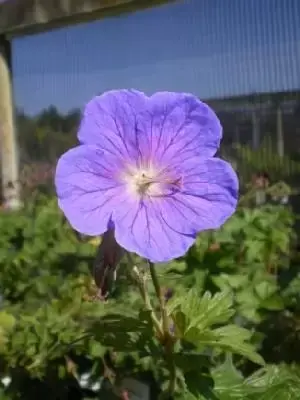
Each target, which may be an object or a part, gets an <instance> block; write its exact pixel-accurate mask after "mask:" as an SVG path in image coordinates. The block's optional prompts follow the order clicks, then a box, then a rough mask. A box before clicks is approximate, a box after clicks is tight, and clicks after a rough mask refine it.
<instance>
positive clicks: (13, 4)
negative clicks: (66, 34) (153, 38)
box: [0, 0, 175, 36]
mask: <svg viewBox="0 0 300 400" xmlns="http://www.w3.org/2000/svg"><path fill="white" fill-rule="evenodd" d="M174 1H175V0H6V1H4V3H3V2H2V3H1V1H0V34H5V35H7V36H24V35H30V34H35V33H39V32H44V31H48V30H51V29H55V28H61V27H63V26H66V25H72V24H78V23H81V22H89V21H94V20H97V19H101V18H106V17H111V16H116V15H119V14H122V13H128V12H133V11H137V10H141V9H145V8H149V7H153V6H157V5H161V4H164V3H169V2H174Z"/></svg>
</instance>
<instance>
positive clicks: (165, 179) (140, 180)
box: [125, 168, 182, 197]
mask: <svg viewBox="0 0 300 400" xmlns="http://www.w3.org/2000/svg"><path fill="white" fill-rule="evenodd" d="M125 180H126V183H127V187H128V189H129V191H130V192H131V193H132V194H135V195H138V196H139V197H144V196H149V197H164V196H169V195H171V194H174V193H175V192H178V191H179V190H180V189H181V186H182V178H181V177H179V178H178V177H175V178H174V177H173V176H171V174H170V173H165V172H159V171H155V170H154V169H152V168H149V169H136V170H133V171H132V170H131V171H128V172H127V174H126V177H125Z"/></svg>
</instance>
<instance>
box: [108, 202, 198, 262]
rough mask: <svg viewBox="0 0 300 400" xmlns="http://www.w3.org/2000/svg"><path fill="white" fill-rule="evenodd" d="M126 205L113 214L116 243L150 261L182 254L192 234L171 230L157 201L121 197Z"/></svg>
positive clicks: (192, 236) (192, 241) (168, 258)
mask: <svg viewBox="0 0 300 400" xmlns="http://www.w3.org/2000/svg"><path fill="white" fill-rule="evenodd" d="M124 200H125V203H126V206H125V207H120V208H118V209H117V210H116V212H115V213H114V215H113V219H114V225H115V237H116V240H117V242H118V243H119V244H120V245H121V246H122V247H124V248H125V249H127V250H128V251H131V252H134V253H136V254H138V255H139V256H141V257H145V258H147V259H148V260H150V261H152V262H165V261H169V260H171V259H173V258H177V257H180V256H182V255H183V254H184V253H185V252H186V251H187V249H188V248H189V247H190V246H191V245H192V244H193V243H194V241H195V235H186V234H182V233H181V232H176V231H174V230H173V229H170V227H169V226H168V224H166V223H165V219H164V218H165V216H164V215H163V214H162V213H161V209H160V207H159V206H158V203H159V202H160V201H158V202H154V203H152V201H151V200H146V201H140V202H139V201H135V202H132V200H131V199H129V198H127V199H124Z"/></svg>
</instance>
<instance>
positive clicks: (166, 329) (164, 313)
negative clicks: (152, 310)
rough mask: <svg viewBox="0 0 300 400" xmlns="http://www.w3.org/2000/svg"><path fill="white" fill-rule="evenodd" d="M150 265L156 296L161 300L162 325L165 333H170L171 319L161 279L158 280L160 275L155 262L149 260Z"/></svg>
mask: <svg viewBox="0 0 300 400" xmlns="http://www.w3.org/2000/svg"><path fill="white" fill-rule="evenodd" d="M149 267H150V275H151V279H152V283H153V286H154V289H155V293H156V297H157V299H158V302H159V308H160V312H161V318H162V325H163V330H164V333H165V335H169V333H170V331H169V321H168V315H167V311H166V307H165V299H164V295H163V293H162V290H161V287H160V284H159V281H158V277H157V274H156V269H155V266H154V264H153V263H152V262H151V261H149Z"/></svg>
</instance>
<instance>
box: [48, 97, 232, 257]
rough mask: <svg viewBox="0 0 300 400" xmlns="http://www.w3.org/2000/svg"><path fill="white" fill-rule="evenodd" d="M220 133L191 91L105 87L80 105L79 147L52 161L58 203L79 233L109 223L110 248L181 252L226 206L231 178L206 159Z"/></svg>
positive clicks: (95, 231) (220, 164) (149, 253)
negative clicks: (113, 243) (114, 244)
mask: <svg viewBox="0 0 300 400" xmlns="http://www.w3.org/2000/svg"><path fill="white" fill-rule="evenodd" d="M221 136H222V127H221V124H220V122H219V119H218V118H217V116H216V115H215V113H214V112H213V111H212V110H211V109H210V107H208V106H207V105H206V104H204V103H202V102H201V101H200V100H199V99H198V98H196V97H195V96H193V95H191V94H185V93H170V92H158V93H156V94H154V95H153V96H151V97H147V96H146V95H145V94H144V93H141V92H139V91H136V90H116V91H110V92H106V93H104V94H103V95H101V96H97V97H95V98H94V99H93V100H91V101H90V102H89V103H88V104H87V106H86V108H85V111H84V115H83V119H82V122H81V126H80V129H79V132H78V138H79V141H80V143H81V145H80V146H78V147H75V148H73V149H71V150H69V151H68V152H66V153H65V154H64V155H63V156H62V157H61V158H60V160H59V161H58V165H57V169H56V179H55V184H56V189H57V194H58V202H59V206H60V208H61V209H62V210H63V212H64V213H65V215H66V217H67V219H68V220H69V222H70V223H71V225H72V226H73V228H74V229H76V230H77V231H79V232H81V233H83V234H86V235H91V236H94V235H100V234H103V233H104V232H106V231H107V230H108V229H110V227H113V229H114V233H115V238H116V241H117V242H118V243H119V245H121V246H122V247H123V248H125V249H126V250H128V251H131V252H135V253H137V254H139V255H140V256H142V257H145V258H147V259H149V260H151V261H152V262H163V261H167V260H170V259H173V258H176V257H179V256H182V255H183V254H184V253H185V252H186V251H187V250H188V248H189V247H190V246H191V245H192V244H193V243H194V241H195V238H196V235H197V233H198V232H200V231H203V230H207V229H216V228H219V227H220V226H221V225H222V224H223V223H224V222H225V221H226V220H227V219H228V218H229V217H230V216H231V215H232V214H233V212H234V211H235V208H236V204H237V197H238V180H237V176H236V174H235V172H234V171H233V169H232V168H231V166H230V165H229V164H228V163H227V162H225V161H223V160H220V159H219V158H213V156H214V155H215V153H216V151H217V149H218V147H219V145H220V140H221Z"/></svg>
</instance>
